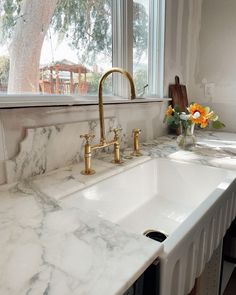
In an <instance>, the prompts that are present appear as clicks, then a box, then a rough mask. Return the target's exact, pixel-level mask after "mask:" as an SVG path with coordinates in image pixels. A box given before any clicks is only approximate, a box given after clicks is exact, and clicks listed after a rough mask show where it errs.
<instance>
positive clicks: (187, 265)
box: [62, 158, 236, 295]
mask: <svg viewBox="0 0 236 295" xmlns="http://www.w3.org/2000/svg"><path fill="white" fill-rule="evenodd" d="M234 178H235V173H234V172H231V171H228V170H224V169H218V168H214V167H208V166H203V165H197V164H191V163H186V162H177V161H172V160H169V159H159V158H158V159H152V160H149V161H147V162H144V163H142V164H139V165H137V166H135V167H133V168H130V169H128V170H126V171H125V172H122V173H120V174H117V175H115V176H112V177H110V178H108V179H106V180H103V181H101V182H98V183H97V184H95V185H92V186H90V187H88V188H86V189H84V190H82V191H80V192H77V193H75V194H73V195H71V196H70V197H68V198H66V199H65V200H64V201H63V202H62V205H63V206H64V207H79V208H81V209H84V210H87V211H90V212H93V213H94V214H96V215H98V216H101V217H103V218H105V219H108V220H110V221H112V222H115V223H118V224H120V225H121V226H122V227H124V228H125V229H127V230H129V231H133V232H136V233H139V234H143V232H144V231H146V230H148V229H154V230H158V231H161V232H164V233H166V234H167V235H168V238H167V239H166V240H165V241H164V242H163V244H164V253H163V256H162V257H161V260H162V264H161V265H162V266H161V268H162V269H161V295H170V294H174V295H183V294H187V293H188V292H189V291H190V290H191V287H192V286H193V283H194V279H195V278H196V277H197V276H199V275H200V274H201V272H202V270H203V268H204V265H205V264H206V262H207V261H208V260H209V259H210V257H211V255H212V252H213V250H214V249H216V247H217V246H218V245H219V243H220V241H221V239H222V238H223V236H224V234H225V231H226V229H227V228H228V226H229V225H230V223H231V221H232V220H233V219H234V217H235V215H236V201H235V199H236V195H235V191H236V181H235V180H234ZM230 184H231V185H230ZM167 277H168V279H167V280H166V278H167Z"/></svg>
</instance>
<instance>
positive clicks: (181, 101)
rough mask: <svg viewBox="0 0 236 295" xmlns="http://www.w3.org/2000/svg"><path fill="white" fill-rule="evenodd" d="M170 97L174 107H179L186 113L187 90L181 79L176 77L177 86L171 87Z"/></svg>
mask: <svg viewBox="0 0 236 295" xmlns="http://www.w3.org/2000/svg"><path fill="white" fill-rule="evenodd" d="M169 97H170V98H172V103H171V104H172V106H173V107H174V106H176V105H178V106H179V108H180V110H181V111H186V107H187V105H188V96H187V89H186V86H185V85H182V84H180V82H179V77H178V76H175V84H173V85H170V86H169Z"/></svg>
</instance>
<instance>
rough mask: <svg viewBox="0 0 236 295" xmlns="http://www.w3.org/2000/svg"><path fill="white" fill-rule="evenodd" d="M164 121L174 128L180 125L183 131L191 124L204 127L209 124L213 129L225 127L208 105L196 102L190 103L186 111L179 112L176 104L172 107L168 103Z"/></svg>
mask: <svg viewBox="0 0 236 295" xmlns="http://www.w3.org/2000/svg"><path fill="white" fill-rule="evenodd" d="M164 122H166V123H167V125H168V126H170V127H171V128H174V129H176V128H179V127H181V128H182V129H183V131H184V130H187V129H188V127H191V126H192V125H193V126H194V125H198V126H200V128H206V127H207V126H209V125H210V124H211V127H213V128H215V129H220V128H223V127H225V125H224V123H222V122H221V121H219V119H218V116H217V114H215V113H214V112H213V111H212V110H211V109H210V108H209V107H208V106H206V107H203V106H201V105H200V104H198V103H191V104H190V105H189V106H188V107H187V110H186V112H181V111H180V109H179V107H178V106H175V107H174V108H173V107H172V106H171V105H170V106H169V107H168V108H167V110H166V113H165V118H164Z"/></svg>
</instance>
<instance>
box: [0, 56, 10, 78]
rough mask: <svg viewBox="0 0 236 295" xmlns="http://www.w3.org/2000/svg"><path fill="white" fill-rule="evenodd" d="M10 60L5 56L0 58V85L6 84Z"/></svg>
mask: <svg viewBox="0 0 236 295" xmlns="http://www.w3.org/2000/svg"><path fill="white" fill-rule="evenodd" d="M9 68H10V60H9V58H8V57H6V56H0V83H7V81H8V76H9Z"/></svg>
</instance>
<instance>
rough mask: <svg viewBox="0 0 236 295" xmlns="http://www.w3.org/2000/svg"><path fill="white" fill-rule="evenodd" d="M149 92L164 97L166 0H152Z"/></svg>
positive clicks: (150, 11) (150, 12) (150, 8)
mask: <svg viewBox="0 0 236 295" xmlns="http://www.w3.org/2000/svg"><path fill="white" fill-rule="evenodd" d="M149 18H150V20H149V44H148V48H149V52H148V92H149V95H155V96H156V95H158V96H159V97H163V81H164V22H165V0H158V1H157V0H150V6H149Z"/></svg>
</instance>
